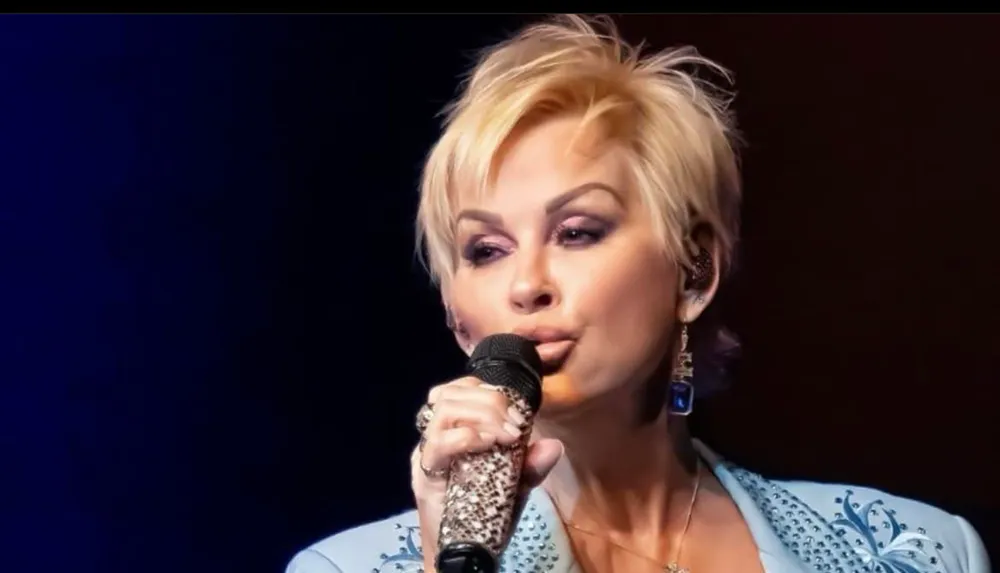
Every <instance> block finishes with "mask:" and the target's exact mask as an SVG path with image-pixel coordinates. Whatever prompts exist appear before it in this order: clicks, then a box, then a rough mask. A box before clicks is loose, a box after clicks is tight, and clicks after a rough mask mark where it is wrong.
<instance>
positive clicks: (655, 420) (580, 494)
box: [535, 404, 697, 546]
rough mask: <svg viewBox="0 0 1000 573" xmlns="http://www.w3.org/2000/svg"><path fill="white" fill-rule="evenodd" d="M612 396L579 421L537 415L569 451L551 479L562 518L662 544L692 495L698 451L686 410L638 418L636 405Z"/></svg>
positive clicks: (541, 426) (539, 426) (549, 487)
mask: <svg viewBox="0 0 1000 573" xmlns="http://www.w3.org/2000/svg"><path fill="white" fill-rule="evenodd" d="M612 409H613V410H614V409H617V410H619V411H609V409H608V404H602V405H601V406H599V407H595V408H593V414H594V415H593V416H588V415H582V416H581V417H580V419H577V420H574V421H572V422H567V421H565V420H559V421H556V422H548V423H547V422H543V421H542V420H538V421H536V426H535V427H536V430H538V431H539V433H540V434H541V435H544V436H545V437H552V438H558V439H559V440H561V441H562V442H563V445H564V447H565V455H564V456H563V458H562V459H561V460H560V461H559V463H558V464H557V465H556V467H555V468H554V469H553V471H552V472H551V473H550V474H549V476H548V478H547V479H546V481H545V483H544V487H545V489H546V491H547V492H548V493H549V495H550V497H551V498H552V500H553V501H554V503H555V504H556V507H557V508H558V510H559V512H560V514H561V516H562V518H563V520H565V521H566V522H568V524H572V525H573V526H576V527H578V528H581V529H585V530H589V531H592V532H593V531H599V532H602V533H606V534H607V535H609V536H610V537H613V538H614V537H617V538H619V539H623V538H629V539H633V540H637V541H638V542H641V543H655V544H656V546H661V545H662V544H663V542H664V536H665V533H666V532H667V531H671V530H672V529H671V528H672V527H674V526H676V525H677V523H676V522H678V521H683V519H684V517H685V515H686V512H687V509H688V506H689V504H690V501H691V494H692V485H693V481H694V472H695V468H696V455H697V454H696V453H695V452H694V450H693V448H692V445H691V440H690V437H689V435H688V432H687V426H686V422H685V421H684V419H683V418H677V417H670V416H668V415H667V413H666V412H665V411H661V412H659V415H657V416H655V417H652V418H651V419H650V418H649V417H647V418H646V419H645V420H643V421H641V422H634V423H631V424H629V423H623V422H622V421H623V420H635V419H636V414H635V411H634V409H632V410H631V411H629V407H628V406H626V405H622V406H620V407H618V408H612Z"/></svg>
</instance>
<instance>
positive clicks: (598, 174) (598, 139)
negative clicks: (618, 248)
mask: <svg viewBox="0 0 1000 573" xmlns="http://www.w3.org/2000/svg"><path fill="white" fill-rule="evenodd" d="M604 131H605V130H604V129H602V127H601V126H600V125H599V122H592V123H590V124H589V125H587V126H585V127H582V128H581V122H580V119H579V118H576V117H568V118H556V119H550V120H547V121H545V122H542V123H539V124H537V125H534V126H531V127H529V128H526V129H523V130H520V131H517V132H515V133H513V134H511V136H510V137H509V138H508V140H507V141H506V142H505V144H504V145H503V146H502V147H501V149H500V150H498V153H497V154H496V156H495V163H494V166H493V176H492V177H491V181H490V184H489V185H487V186H485V188H484V189H482V190H481V191H479V192H476V190H477V189H478V188H477V187H475V186H465V188H464V189H463V192H460V194H459V197H458V203H459V207H460V208H466V207H485V208H494V209H502V208H504V207H515V206H520V205H525V206H527V205H530V204H534V203H544V202H545V201H546V200H547V199H550V198H552V197H553V196H555V195H558V194H561V193H564V192H565V191H567V190H569V189H572V188H575V187H578V186H580V185H583V184H586V183H595V182H596V183H601V184H603V185H607V186H610V187H612V188H614V189H618V190H620V192H622V193H624V192H625V191H626V190H627V189H628V188H629V185H628V177H627V161H626V154H625V152H624V148H623V147H622V146H621V145H620V144H619V143H617V142H616V141H615V140H612V139H609V138H607V137H606V136H605V134H604Z"/></svg>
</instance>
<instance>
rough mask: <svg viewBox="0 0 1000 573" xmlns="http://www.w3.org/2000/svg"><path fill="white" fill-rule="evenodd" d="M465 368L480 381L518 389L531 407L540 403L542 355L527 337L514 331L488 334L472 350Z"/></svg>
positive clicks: (535, 407) (533, 407) (534, 407)
mask: <svg viewBox="0 0 1000 573" xmlns="http://www.w3.org/2000/svg"><path fill="white" fill-rule="evenodd" d="M512 366H513V367H514V368H511V367H512ZM468 370H469V373H470V374H472V375H473V376H476V377H477V378H479V379H480V380H482V381H483V382H486V383H488V384H495V385H497V386H507V387H509V388H511V389H513V390H516V391H518V392H520V393H521V394H522V395H523V396H524V398H525V399H526V400H527V401H528V403H529V405H530V406H531V408H532V409H533V410H536V411H537V409H538V407H539V406H540V405H541V402H542V375H541V372H542V358H541V357H540V356H539V355H538V351H537V350H535V343H534V342H532V341H531V340H528V339H527V338H524V337H521V336H518V335H516V334H493V335H490V336H487V337H486V338H484V339H483V340H482V341H480V342H479V344H477V345H476V348H475V349H474V350H473V351H472V356H470V357H469V363H468Z"/></svg>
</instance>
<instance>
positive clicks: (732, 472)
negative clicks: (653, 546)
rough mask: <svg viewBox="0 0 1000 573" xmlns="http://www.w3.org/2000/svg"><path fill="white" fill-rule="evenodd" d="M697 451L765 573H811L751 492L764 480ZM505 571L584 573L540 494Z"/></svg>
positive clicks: (531, 502)
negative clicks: (741, 522) (753, 546)
mask: <svg viewBox="0 0 1000 573" xmlns="http://www.w3.org/2000/svg"><path fill="white" fill-rule="evenodd" d="M694 446H695V449H696V451H697V452H698V454H699V455H700V456H701V458H702V460H703V461H704V462H705V463H706V464H708V466H709V467H710V468H711V469H712V472H713V473H714V474H715V477H716V478H717V479H718V480H719V482H720V483H721V484H722V487H724V488H725V489H726V491H727V492H729V495H730V497H732V499H733V502H735V503H736V506H737V507H738V508H739V510H740V513H741V514H742V515H743V519H744V520H746V523H747V526H748V527H749V529H750V533H751V535H752V536H753V538H754V541H755V542H756V544H757V548H758V550H759V557H760V561H761V564H762V565H763V568H764V571H765V572H766V573H808V572H811V571H812V569H811V568H809V567H808V566H807V565H806V564H805V563H803V562H802V560H800V559H799V558H798V557H796V556H795V555H794V554H793V553H792V552H791V551H790V550H789V549H788V548H787V547H786V546H785V544H784V543H783V542H782V541H781V539H779V538H778V535H777V533H776V532H775V530H774V528H773V526H772V523H771V520H769V519H768V515H767V513H765V511H764V510H763V508H762V507H761V505H760V503H759V502H758V501H757V500H758V499H759V495H755V494H754V493H753V492H752V491H751V489H750V488H755V487H756V488H760V487H762V486H761V485H760V482H761V481H763V480H762V479H761V478H759V477H757V476H755V475H754V474H751V473H750V472H747V471H746V470H743V469H741V468H737V467H735V466H733V465H732V464H730V463H728V462H726V461H725V460H723V459H722V458H721V457H720V456H719V455H718V454H716V453H715V452H713V451H712V450H711V449H709V448H708V446H706V445H705V444H703V443H702V442H701V441H698V440H695V441H694ZM503 570H504V571H532V572H534V571H549V572H551V573H582V569H581V568H580V565H579V564H578V563H577V562H576V560H575V559H574V557H573V550H572V545H570V541H569V535H568V534H567V532H566V529H565V527H564V526H563V524H562V522H561V521H560V520H559V514H558V513H557V511H556V509H555V506H554V505H553V503H552V500H551V498H549V496H548V494H547V493H546V492H545V490H543V489H542V488H535V490H534V491H532V492H531V494H530V496H529V498H528V503H527V505H526V506H525V510H524V513H523V514H522V516H521V519H520V521H519V522H518V525H517V528H516V529H515V531H514V535H513V537H512V538H511V542H510V544H509V546H508V548H507V550H506V551H505V552H504V557H503Z"/></svg>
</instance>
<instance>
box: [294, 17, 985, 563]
mask: <svg viewBox="0 0 1000 573" xmlns="http://www.w3.org/2000/svg"><path fill="white" fill-rule="evenodd" d="M600 23H602V24H603V25H606V26H607V31H606V32H605V33H599V32H598V31H597V29H595V27H594V25H593V24H592V23H590V22H588V21H585V20H583V19H581V18H577V17H561V18H558V19H556V20H554V21H550V22H546V23H543V24H540V25H535V26H532V27H529V28H527V29H526V30H524V31H523V32H521V33H520V34H518V35H517V36H516V37H514V38H513V39H511V40H509V41H508V42H505V43H503V44H501V45H499V46H496V47H494V48H493V49H492V50H490V51H488V52H487V53H485V55H484V56H483V57H482V59H481V61H480V62H479V64H478V66H477V67H476V69H475V71H474V73H473V75H472V76H471V78H470V80H469V82H468V83H467V85H466V86H465V90H464V93H463V94H462V96H461V97H460V98H459V99H458V100H457V102H455V104H454V105H453V106H452V107H451V108H450V109H449V116H448V121H447V123H446V127H445V130H444V133H443V135H442V136H441V138H440V140H439V141H438V143H437V144H436V146H435V147H434V149H433V151H432V153H431V154H430V156H429V158H428V161H427V165H426V169H425V172H424V178H423V183H422V189H421V202H420V208H419V213H418V220H419V225H418V228H419V230H420V234H419V237H418V239H420V240H421V241H422V242H423V243H424V244H425V245H426V254H427V257H428V259H429V267H430V269H431V272H432V274H433V275H434V277H435V278H436V279H438V280H439V283H440V286H441V294H442V298H443V300H444V303H445V306H446V308H447V316H448V323H449V326H450V327H451V328H452V330H453V332H454V333H455V338H456V340H457V342H458V344H459V345H461V347H462V348H463V349H465V350H466V352H471V350H472V348H473V347H474V346H475V344H476V343H477V342H478V341H479V340H481V339H482V338H483V337H485V336H487V335H489V334H492V333H496V332H514V333H518V334H521V335H522V336H525V337H527V338H530V339H532V340H534V341H536V342H537V348H538V351H539V354H540V355H541V357H542V359H543V362H544V364H545V378H544V382H543V388H544V400H543V404H542V408H541V410H540V412H539V413H538V416H537V418H536V420H535V422H534V426H533V430H532V434H531V445H530V449H529V453H528V456H527V460H526V469H525V482H526V483H525V486H526V487H525V491H526V492H528V493H527V494H526V495H528V496H529V497H528V499H527V503H526V505H525V510H524V511H523V512H522V514H521V515H520V517H519V522H518V523H519V525H518V528H517V530H516V531H515V533H514V535H513V537H512V539H511V540H510V542H509V544H508V545H507V547H506V549H505V551H504V553H503V555H502V558H501V559H502V560H501V563H502V569H503V570H504V571H508V572H524V573H527V572H534V571H557V572H569V571H582V572H587V573H598V572H610V571H615V572H628V573H637V572H642V571H649V572H655V571H674V572H676V571H690V572H693V573H712V572H723V573H744V572H746V573H756V572H760V571H766V572H768V573H788V572H804V571H833V572H847V571H886V572H905V573H918V572H919V573H922V572H928V573H930V572H936V571H948V572H952V573H955V572H969V573H986V572H987V571H989V564H988V562H987V557H986V554H985V551H984V549H983V546H982V543H981V541H980V539H979V537H978V536H977V534H976V533H975V531H974V530H973V529H972V528H971V527H970V526H969V524H968V523H967V522H966V521H965V520H963V519H962V518H960V517H957V516H954V515H950V514H948V513H945V512H944V511H941V510H939V509H936V508H934V507H931V506H928V505H925V504H922V503H920V502H916V501H912V500H908V499H903V498H899V497H895V496H892V495H889V494H886V493H883V492H879V491H875V490H872V489H867V488H860V487H855V488H848V487H844V486H840V485H832V484H820V483H806V482H776V481H769V480H767V479H765V478H763V477H760V476H758V475H756V474H753V473H751V472H749V471H747V470H744V469H741V468H738V467H735V466H733V465H732V464H729V463H727V462H725V461H723V460H721V459H720V458H719V457H718V456H717V455H715V454H714V453H713V452H712V451H711V450H710V449H709V448H708V447H706V446H705V445H704V444H701V443H700V442H698V441H696V440H693V439H692V438H691V437H690V436H689V434H688V432H687V426H686V423H685V416H686V415H687V414H688V413H690V411H691V407H692V397H693V387H692V381H693V384H694V385H695V386H697V387H698V388H699V392H701V391H702V390H704V388H705V386H704V384H706V383H710V381H707V380H706V376H707V377H711V376H713V375H714V374H716V373H718V372H719V371H720V369H719V368H718V360H717V358H718V357H719V356H721V355H724V354H725V351H726V350H728V349H729V348H730V347H731V344H730V342H729V341H730V339H729V338H728V337H727V336H725V334H724V331H723V330H722V329H721V328H720V326H719V325H718V323H717V322H716V321H715V320H714V319H713V317H712V316H711V313H710V312H709V309H710V306H709V305H710V303H711V302H712V299H713V296H714V294H715V292H716V290H717V288H718V286H719V282H720V279H721V278H722V277H723V276H724V275H725V271H726V270H727V268H728V266H729V263H730V260H731V258H732V252H733V247H734V243H735V242H736V236H737V219H738V217H737V213H738V208H739V198H740V182H739V172H738V168H737V157H736V153H735V149H734V147H735V143H734V140H735V133H734V128H733V123H732V119H731V118H730V116H729V115H728V113H727V111H726V106H727V103H728V102H727V101H726V100H725V99H724V98H723V97H722V95H721V92H720V91H718V90H716V89H714V88H713V87H712V86H710V85H709V84H707V83H705V82H703V81H701V80H698V79H696V77H695V76H694V75H693V74H692V73H690V72H689V71H686V70H688V69H689V68H691V67H692V66H702V67H705V68H708V69H711V70H714V71H716V72H723V73H724V71H723V70H722V69H721V68H719V66H717V65H716V64H714V63H712V62H710V61H708V60H706V59H704V58H702V57H700V56H698V55H697V53H696V52H694V51H693V50H689V49H683V50H674V51H670V52H665V53H661V54H658V55H654V56H651V57H641V56H640V55H639V54H638V53H637V50H635V49H633V48H631V47H629V46H627V45H625V44H624V43H623V42H622V41H621V40H620V39H619V38H618V36H617V35H616V34H615V31H614V29H613V27H612V26H610V24H609V23H607V22H603V21H602V22H600ZM427 404H428V406H426V407H425V409H423V410H422V412H423V413H422V416H426V418H425V421H426V422H427V423H426V428H425V429H424V431H423V436H422V439H421V441H420V445H419V446H418V447H416V448H415V449H414V451H413V455H412V460H411V461H412V467H413V475H412V485H413V491H414V496H415V500H416V507H417V509H416V510H415V511H411V512H408V513H405V514H402V515H399V516H396V517H393V518H391V519H387V520H384V521H380V522H376V523H371V524H368V525H363V526H361V527H358V528H355V529H352V530H350V531H347V532H343V533H340V534H338V535H334V536H333V537H331V538H328V539H326V540H324V541H321V542H319V543H317V544H316V545H314V546H313V547H311V548H308V549H305V550H303V551H302V552H300V553H299V554H298V555H297V556H296V557H295V558H294V559H293V560H292V563H291V564H290V565H289V567H288V572H289V573H327V572H334V571H343V572H345V573H361V572H368V571H389V570H412V571H418V570H423V571H428V572H430V571H434V557H435V553H436V548H437V532H438V528H439V525H440V519H441V512H442V506H443V497H444V492H445V486H446V484H447V476H448V468H449V465H450V462H451V460H453V459H455V458H456V457H457V456H460V455H462V454H464V453H467V452H472V451H482V450H485V449H487V448H490V447H491V446H493V445H494V444H498V443H499V444H511V443H513V442H514V441H515V440H517V439H518V437H519V436H520V434H521V433H522V431H523V426H522V425H523V419H521V418H520V417H519V416H518V415H517V412H516V411H512V410H509V409H508V406H509V405H508V404H507V402H506V400H505V399H504V397H503V395H502V394H501V393H499V392H496V391H493V390H492V389H491V388H490V387H488V386H486V385H485V384H483V383H481V382H480V381H478V380H476V379H474V378H468V377H467V378H461V379H459V380H455V381H452V382H448V383H445V384H441V385H439V386H437V387H435V388H434V389H432V390H431V392H430V394H429V396H428V399H427Z"/></svg>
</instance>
